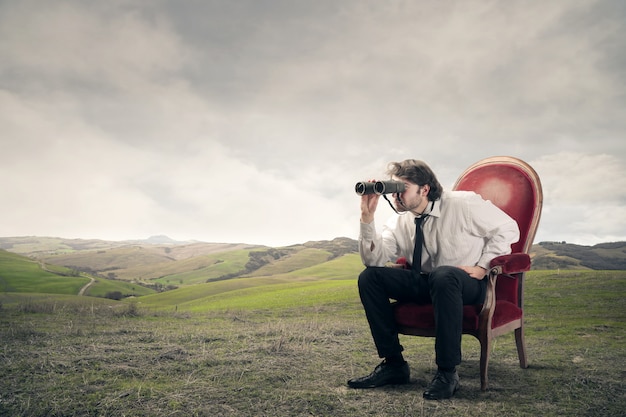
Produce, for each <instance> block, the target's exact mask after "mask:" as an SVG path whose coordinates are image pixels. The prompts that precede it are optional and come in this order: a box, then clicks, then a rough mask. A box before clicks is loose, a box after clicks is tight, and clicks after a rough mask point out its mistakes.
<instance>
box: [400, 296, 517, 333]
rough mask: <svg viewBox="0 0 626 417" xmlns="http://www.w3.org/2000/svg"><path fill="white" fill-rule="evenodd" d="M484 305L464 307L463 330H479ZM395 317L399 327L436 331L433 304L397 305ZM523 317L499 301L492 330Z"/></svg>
mask: <svg viewBox="0 0 626 417" xmlns="http://www.w3.org/2000/svg"><path fill="white" fill-rule="evenodd" d="M482 308H483V306H482V304H477V305H467V306H463V330H476V329H478V317H479V314H480V310H481V309H482ZM394 315H395V319H396V322H397V323H398V325H399V326H404V327H414V328H418V329H434V328H435V315H434V314H433V306H432V304H415V303H397V304H395V305H394ZM521 317H522V310H521V309H520V308H519V307H517V306H516V305H515V304H513V303H511V302H508V301H497V302H496V311H495V312H494V314H493V319H492V321H491V328H492V329H495V328H496V327H500V326H502V325H504V324H507V323H510V322H511V321H513V320H517V319H519V318H521Z"/></svg>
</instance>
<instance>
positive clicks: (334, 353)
mask: <svg viewBox="0 0 626 417" xmlns="http://www.w3.org/2000/svg"><path fill="white" fill-rule="evenodd" d="M336 266H337V267H339V265H336ZM349 269H350V268H349V267H346V271H347V270H349ZM327 272H329V271H328V270H326V269H322V270H318V271H317V273H319V274H320V275H324V274H326V273H327ZM290 274H291V273H290ZM290 274H283V275H280V276H275V277H255V278H249V279H248V280H247V281H245V282H244V284H247V285H248V287H247V288H242V287H241V286H238V285H235V284H242V283H241V282H240V283H230V284H231V287H230V288H227V287H225V285H226V284H228V283H229V281H224V282H216V283H212V284H206V285H202V286H198V288H195V287H188V288H189V289H191V290H192V291H191V292H190V293H188V294H186V295H187V296H188V297H191V296H195V298H193V299H190V298H186V297H185V293H184V292H179V293H178V296H177V297H179V298H177V299H176V298H170V299H167V298H160V299H159V298H158V297H159V296H162V295H161V294H157V295H154V296H147V297H141V298H138V299H135V300H125V301H123V302H114V301H111V300H105V299H97V298H92V297H75V296H63V295H42V294H17V293H3V294H0V341H1V344H0V374H1V375H2V378H0V415H2V416H4V415H7V416H355V417H356V416H358V417H361V416H475V415H482V416H494V417H495V416H498V417H500V416H598V417H599V416H622V415H624V414H625V413H626V386H625V384H624V382H623V381H624V377H625V376H626V375H625V374H626V372H625V370H624V369H625V368H626V367H625V366H624V365H625V364H626V347H625V340H624V336H625V334H626V333H625V330H626V271H568V272H561V273H558V272H557V271H532V272H530V273H529V274H528V275H527V278H528V279H527V292H526V305H527V316H526V325H527V334H526V339H527V348H528V354H529V362H530V367H529V368H528V369H521V368H519V364H518V360H517V354H516V350H515V343H514V340H513V337H512V335H505V336H502V337H501V338H499V339H497V341H496V343H495V346H494V349H493V352H492V359H491V363H490V371H489V372H490V389H489V390H488V391H487V392H481V391H480V383H479V372H478V360H479V346H478V342H477V341H476V340H474V339H473V338H471V337H467V336H466V337H465V339H464V341H463V359H464V361H463V364H462V365H461V366H460V367H459V373H460V376H461V384H462V388H461V391H459V393H457V395H456V396H455V397H454V398H453V399H451V400H445V401H434V402H430V401H425V400H423V399H422V391H423V390H424V388H425V386H426V385H427V383H428V382H429V381H430V379H431V378H432V375H433V371H434V367H435V365H434V353H433V344H434V341H433V340H432V339H426V338H416V337H408V336H402V343H403V344H404V346H405V349H406V358H407V360H408V361H409V364H410V366H411V368H412V382H411V384H409V385H406V386H389V387H384V388H381V389H375V390H351V389H348V388H347V387H346V385H345V383H346V381H347V379H349V378H351V377H353V376H359V375H362V374H364V373H368V372H370V371H371V369H372V368H373V367H374V366H375V365H376V364H377V363H378V362H379V359H378V358H377V357H376V355H375V353H374V352H375V351H374V347H373V345H372V342H371V337H370V335H369V329H368V327H367V324H366V322H365V319H364V316H363V311H362V307H361V305H360V303H359V300H358V296H357V293H356V282H355V281H356V280H355V277H354V274H353V276H352V277H351V278H348V276H347V274H346V276H345V278H344V279H336V280H331V279H326V280H324V279H322V280H318V281H314V280H312V279H310V278H309V277H310V276H311V274H313V272H312V271H311V270H309V271H308V272H307V273H304V274H301V275H300V276H296V275H297V274H291V275H290ZM254 280H257V281H254ZM289 280H291V281H289ZM233 281H234V280H233ZM214 286H215V287H214ZM220 286H221V287H220ZM244 286H245V285H244ZM200 287H201V288H203V291H205V292H204V293H203V294H198V292H199V288H200ZM194 288H195V293H194V292H193V289H194ZM182 290H185V289H180V290H177V291H182ZM172 293H173V294H174V293H176V292H172ZM151 298H152V299H153V300H158V302H154V303H153V302H151V301H150V299H151ZM144 300H145V301H144ZM186 303H188V304H186Z"/></svg>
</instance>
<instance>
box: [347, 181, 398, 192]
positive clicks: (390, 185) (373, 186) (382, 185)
mask: <svg viewBox="0 0 626 417" xmlns="http://www.w3.org/2000/svg"><path fill="white" fill-rule="evenodd" d="M404 189H405V187H404V183H403V182H400V181H376V182H364V181H361V182H357V183H356V185H355V186H354V191H356V193H357V194H358V195H365V194H378V195H382V194H393V193H401V192H403V191H404Z"/></svg>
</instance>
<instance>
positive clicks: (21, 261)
mask: <svg viewBox="0 0 626 417" xmlns="http://www.w3.org/2000/svg"><path fill="white" fill-rule="evenodd" d="M92 280H93V283H92V285H89V286H88V287H87V288H86V290H85V294H84V295H90V296H97V297H105V296H107V295H111V294H112V293H119V294H120V296H142V295H147V294H151V293H154V292H155V291H154V290H152V289H150V288H145V287H141V286H139V285H136V284H131V283H128V282H122V281H111V280H107V279H100V278H97V279H96V278H92V277H89V276H85V275H79V274H77V272H76V271H75V270H72V269H69V268H65V267H61V266H58V265H50V264H44V263H43V262H41V261H36V260H32V259H29V258H27V257H25V256H22V255H18V254H15V253H11V252H7V251H5V250H2V249H0V291H2V292H4V293H45V294H68V295H77V294H79V292H80V291H81V289H82V288H83V287H85V286H87V284H89V283H90V282H91V281H92Z"/></svg>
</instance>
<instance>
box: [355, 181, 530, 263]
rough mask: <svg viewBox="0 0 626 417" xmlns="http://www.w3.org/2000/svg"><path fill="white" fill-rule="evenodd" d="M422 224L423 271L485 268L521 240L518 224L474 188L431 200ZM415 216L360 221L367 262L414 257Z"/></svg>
mask: <svg viewBox="0 0 626 417" xmlns="http://www.w3.org/2000/svg"><path fill="white" fill-rule="evenodd" d="M426 214H427V215H428V217H426V219H424V221H423V223H422V230H423V232H424V246H423V248H422V269H421V270H422V271H423V272H430V271H432V270H433V269H435V268H437V267H439V266H444V265H447V266H475V265H476V266H480V267H483V268H485V269H489V262H490V261H491V260H492V259H493V258H495V257H496V256H500V255H506V254H509V253H511V244H512V243H515V242H517V240H518V239H519V228H518V226H517V222H515V220H513V219H512V218H511V217H509V216H508V215H507V214H506V213H504V212H503V211H502V210H500V209H499V208H498V207H496V206H495V205H494V204H492V203H491V202H490V201H486V200H483V198H482V197H481V196H480V195H478V194H476V193H474V192H471V191H447V192H443V194H442V196H441V198H440V199H439V200H437V201H435V202H434V204H432V203H431V202H429V203H428V206H427V208H426V212H425V213H424V215H426ZM415 217H416V216H415V215H414V214H413V213H410V212H405V213H401V214H399V215H394V216H393V217H391V218H390V219H389V221H387V223H386V224H385V225H384V226H383V228H382V233H378V232H377V230H376V225H375V222H374V221H372V222H371V223H369V224H368V223H361V232H360V235H359V252H360V254H361V259H362V261H363V264H364V265H366V266H384V265H385V264H386V263H387V262H395V261H396V259H397V258H399V257H405V258H406V260H407V261H408V262H412V261H413V246H414V242H415V220H414V219H415Z"/></svg>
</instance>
